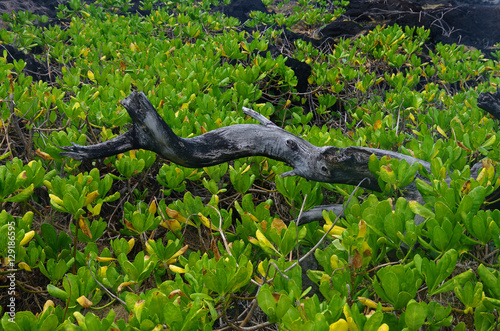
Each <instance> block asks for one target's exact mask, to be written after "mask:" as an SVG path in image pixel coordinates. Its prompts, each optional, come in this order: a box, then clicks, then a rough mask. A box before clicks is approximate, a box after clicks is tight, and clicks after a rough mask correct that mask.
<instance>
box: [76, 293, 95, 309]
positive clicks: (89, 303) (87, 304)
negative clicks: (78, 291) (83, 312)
mask: <svg viewBox="0 0 500 331" xmlns="http://www.w3.org/2000/svg"><path fill="white" fill-rule="evenodd" d="M76 301H77V302H78V303H79V304H80V306H82V307H83V308H89V307H92V305H93V303H92V301H90V300H89V299H87V298H86V297H85V295H82V296H81V297H79V298H78V299H76Z"/></svg>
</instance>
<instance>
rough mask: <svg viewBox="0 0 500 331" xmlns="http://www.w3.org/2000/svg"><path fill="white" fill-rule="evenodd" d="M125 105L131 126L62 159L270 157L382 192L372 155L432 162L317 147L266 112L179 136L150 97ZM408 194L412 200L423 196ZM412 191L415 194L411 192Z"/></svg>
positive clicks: (183, 161) (194, 161)
mask: <svg viewBox="0 0 500 331" xmlns="http://www.w3.org/2000/svg"><path fill="white" fill-rule="evenodd" d="M121 104H122V105H123V106H124V107H125V109H126V110H127V112H128V113H129V115H130V117H131V118H132V122H133V125H132V128H131V129H130V130H129V131H128V132H126V133H124V134H122V135H120V136H118V137H115V138H113V139H111V140H108V141H105V142H102V143H99V144H95V145H90V146H80V145H76V144H73V146H66V147H62V149H63V150H64V152H62V153H61V155H64V156H69V157H71V158H74V159H77V160H84V159H96V158H102V157H107V156H112V155H116V154H119V153H123V152H126V151H128V150H132V149H139V148H141V149H146V150H150V151H153V152H155V153H157V154H158V155H160V156H161V157H163V158H165V159H167V160H170V161H172V162H174V163H177V164H179V165H182V166H184V167H190V168H201V167H208V166H212V165H216V164H220V163H224V162H227V161H231V160H235V159H238V158H242V157H247V156H265V157H269V158H271V159H275V160H279V161H283V162H286V163H287V164H288V165H290V166H291V167H292V168H293V170H291V171H289V172H286V173H283V174H282V176H301V177H304V178H306V179H309V180H313V181H318V182H328V183H336V184H351V185H357V184H358V183H359V182H360V181H361V180H363V179H364V178H367V179H368V180H366V181H364V182H363V184H362V186H363V187H365V188H368V189H370V190H380V188H379V186H378V181H377V178H376V176H375V175H374V174H373V173H371V172H370V170H369V169H368V160H369V158H370V155H372V154H375V155H376V156H377V157H378V158H381V157H383V156H390V157H391V158H396V159H400V160H401V159H404V160H406V161H407V162H408V163H409V164H413V163H415V162H418V163H420V164H422V165H423V166H424V167H425V168H426V169H427V170H428V171H430V165H429V163H428V162H425V161H422V160H419V159H416V158H414V157H411V156H408V155H404V154H401V153H396V152H391V151H384V150H380V149H375V148H367V147H356V146H352V147H346V148H338V147H334V146H325V147H317V146H314V145H312V144H311V143H309V142H308V141H306V140H304V139H302V138H300V137H298V136H296V135H293V134H291V133H290V132H288V131H286V130H284V129H282V128H280V127H278V126H276V125H275V124H274V123H272V122H271V121H269V120H268V119H266V118H265V117H264V116H262V115H261V114H259V113H257V112H255V111H253V110H251V109H249V108H244V109H243V111H244V113H245V114H247V115H249V116H251V117H252V118H254V119H256V120H258V121H259V122H260V123H261V125H259V124H236V125H231V126H227V127H223V128H219V129H216V130H213V131H210V132H207V133H205V134H202V135H200V136H196V137H193V138H182V137H179V136H177V135H176V134H175V133H174V132H173V131H172V129H171V128H170V127H169V126H168V124H167V123H165V121H164V120H163V119H162V118H161V116H160V115H159V114H158V112H157V111H156V109H155V108H154V107H153V105H152V104H151V102H150V101H149V100H148V98H147V97H146V95H145V94H144V93H142V92H132V93H131V94H130V95H129V96H128V97H127V98H125V99H124V100H123V101H122V102H121ZM412 189H414V190H415V192H409V193H410V195H411V196H419V194H418V191H416V189H415V188H410V190H412ZM411 193H413V194H411Z"/></svg>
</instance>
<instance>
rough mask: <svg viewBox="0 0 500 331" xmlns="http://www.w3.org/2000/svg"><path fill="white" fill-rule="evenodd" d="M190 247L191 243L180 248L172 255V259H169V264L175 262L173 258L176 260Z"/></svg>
mask: <svg viewBox="0 0 500 331" xmlns="http://www.w3.org/2000/svg"><path fill="white" fill-rule="evenodd" d="M188 248H189V245H185V246H184V247H182V248H181V249H179V250H178V251H177V252H176V253H175V254H174V255H172V256H171V257H170V259H168V260H167V264H170V263H174V262H175V261H173V260H175V259H176V258H177V257H179V256H181V255H182V254H184V253H185V252H186V251H187V250H188Z"/></svg>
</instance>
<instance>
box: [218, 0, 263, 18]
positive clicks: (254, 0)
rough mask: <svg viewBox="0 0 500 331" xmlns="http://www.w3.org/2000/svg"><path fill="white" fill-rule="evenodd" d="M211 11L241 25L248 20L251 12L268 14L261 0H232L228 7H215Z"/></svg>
mask: <svg viewBox="0 0 500 331" xmlns="http://www.w3.org/2000/svg"><path fill="white" fill-rule="evenodd" d="M213 9H214V10H216V11H219V12H221V13H223V14H224V15H226V16H231V17H235V18H237V19H239V20H240V22H241V23H243V22H245V21H246V20H248V19H249V18H250V16H249V14H250V12H252V11H260V12H263V13H267V12H268V11H267V8H266V6H264V4H263V3H262V1H261V0H232V1H231V3H230V4H229V5H222V6H216V7H214V8H213Z"/></svg>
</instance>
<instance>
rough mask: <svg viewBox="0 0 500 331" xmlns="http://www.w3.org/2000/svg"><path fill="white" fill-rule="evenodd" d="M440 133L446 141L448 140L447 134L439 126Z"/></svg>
mask: <svg viewBox="0 0 500 331" xmlns="http://www.w3.org/2000/svg"><path fill="white" fill-rule="evenodd" d="M436 129H437V130H438V132H439V133H440V134H441V135H442V136H443V137H445V138H446V139H448V136H447V135H446V133H445V132H444V130H443V129H441V127H440V126H439V125H438V126H437V128H436Z"/></svg>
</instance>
